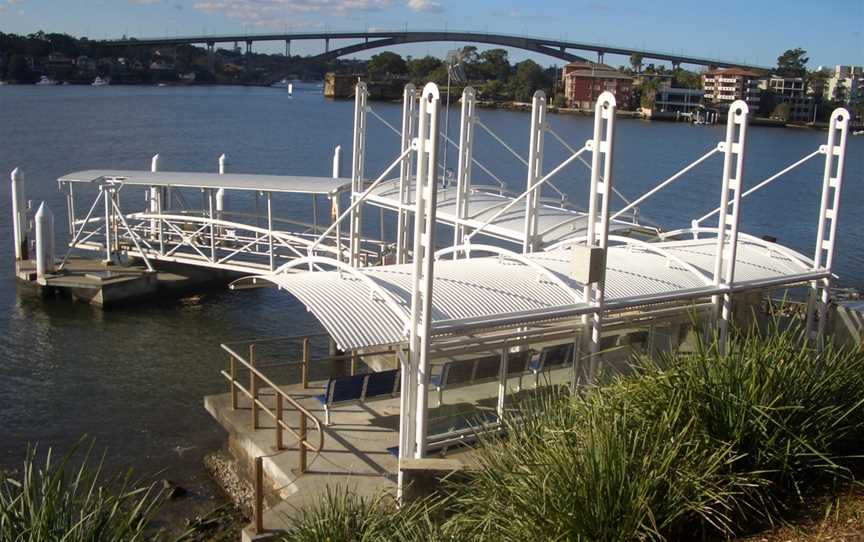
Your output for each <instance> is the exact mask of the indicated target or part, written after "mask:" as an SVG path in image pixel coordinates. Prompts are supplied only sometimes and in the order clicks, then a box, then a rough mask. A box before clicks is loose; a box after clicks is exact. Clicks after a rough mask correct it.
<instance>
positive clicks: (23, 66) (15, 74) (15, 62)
mask: <svg viewBox="0 0 864 542" xmlns="http://www.w3.org/2000/svg"><path fill="white" fill-rule="evenodd" d="M6 77H7V78H8V79H9V80H10V81H13V82H15V83H32V82H33V81H35V80H36V74H35V73H33V71H31V70H30V66H29V65H28V64H27V59H25V58H24V57H23V56H21V55H12V58H10V59H9V67H8V68H7V71H6Z"/></svg>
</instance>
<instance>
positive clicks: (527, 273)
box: [266, 239, 809, 348]
mask: <svg viewBox="0 0 864 542" xmlns="http://www.w3.org/2000/svg"><path fill="white" fill-rule="evenodd" d="M649 247H650V248H649ZM715 251H716V240H711V239H700V240H685V241H669V242H663V243H651V244H650V245H646V246H638V245H630V244H627V245H625V244H621V245H616V246H612V247H610V249H609V253H608V257H607V274H606V299H607V300H614V299H621V298H630V299H633V298H636V299H634V301H636V300H638V298H639V297H643V296H644V297H646V298H647V297H649V296H654V295H658V294H665V293H674V292H679V291H681V290H690V289H696V288H700V287H704V286H705V285H706V284H708V283H711V274H712V269H713V264H714V253H715ZM664 252H665V253H664ZM666 253H668V254H672V255H674V256H677V257H678V258H680V259H681V260H683V261H684V262H685V263H687V264H690V265H692V266H693V267H695V270H694V269H692V268H691V269H689V270H688V269H687V268H686V266H684V265H681V263H680V262H676V261H675V258H674V257H671V258H670V257H668V256H667V255H666ZM526 256H527V257H528V258H529V259H531V260H533V261H534V262H536V263H538V264H540V265H541V266H542V267H543V268H545V269H546V270H548V271H549V272H550V273H552V274H554V275H557V276H558V278H560V279H561V280H562V281H563V282H564V283H565V284H566V285H567V286H568V287H570V288H572V290H571V291H567V290H565V289H564V288H562V287H561V285H559V284H556V283H555V282H553V281H552V280H550V278H549V277H548V276H546V275H544V274H543V273H541V272H539V271H538V270H536V269H532V268H531V267H529V266H527V265H525V264H523V263H519V262H517V261H513V260H511V259H508V258H506V257H499V256H491V257H490V256H483V257H475V258H471V259H468V260H465V259H460V260H455V261H454V260H440V261H438V262H437V263H436V264H435V281H434V285H433V296H432V306H433V324H435V323H440V322H445V321H448V320H457V319H466V318H476V317H489V316H497V315H502V316H503V315H508V314H512V313H517V312H519V313H523V312H530V311H535V310H538V311H539V310H543V309H549V308H559V307H570V306H574V292H575V294H576V295H577V296H578V298H579V299H581V292H582V289H583V284H580V283H578V282H576V281H575V280H573V279H571V278H570V277H569V266H570V256H571V255H570V251H569V250H568V249H560V250H555V251H548V252H537V253H533V254H528V255H526ZM736 260H737V264H736V283H744V282H747V281H754V280H762V279H772V278H778V277H783V276H787V275H793V274H796V273H800V272H802V271H806V270H808V269H809V265H808V263H807V259H806V258H805V257H804V256H801V255H800V254H796V253H794V252H792V251H790V250H789V249H786V248H784V247H781V246H779V245H774V244H771V243H767V242H761V241H758V240H739V244H738V256H737V258H736ZM357 272H359V273H363V274H364V275H365V276H366V277H369V278H370V279H371V280H372V281H374V282H375V283H376V284H377V285H378V286H380V287H381V288H382V289H383V290H384V291H385V292H386V293H387V294H388V295H390V296H392V298H393V299H394V300H395V301H396V303H397V304H398V305H399V306H400V307H401V309H402V310H401V313H399V314H396V313H394V311H393V310H391V309H390V307H388V306H387V304H385V303H384V302H383V301H382V300H381V293H380V292H378V293H376V292H374V291H373V289H372V288H370V287H369V285H368V284H364V283H363V281H361V280H360V279H359V278H357V277H354V276H352V274H351V273H348V272H345V271H318V272H301V273H291V274H279V275H269V276H266V278H267V280H270V281H272V282H274V283H276V284H277V285H279V286H280V287H281V288H282V289H284V290H286V291H288V292H290V293H291V294H293V295H295V296H296V297H297V298H298V299H299V300H300V301H301V302H302V303H303V304H305V305H306V307H307V308H308V309H309V310H310V311H311V312H312V314H313V315H314V316H315V317H316V318H317V319H318V320H320V321H321V323H322V324H323V325H324V327H325V328H326V329H327V331H328V332H329V333H330V334H331V336H332V337H333V338H334V339H335V340H336V342H337V344H339V345H340V347H341V348H359V347H369V346H376V345H384V344H394V343H399V342H402V341H403V340H405V338H406V332H407V326H406V321H407V319H408V316H409V313H410V308H411V299H410V290H411V265H391V266H382V267H368V268H361V269H359V270H358V271H357Z"/></svg>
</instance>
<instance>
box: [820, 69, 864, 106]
mask: <svg viewBox="0 0 864 542" xmlns="http://www.w3.org/2000/svg"><path fill="white" fill-rule="evenodd" d="M819 69H820V70H821V69H822V68H821V67H820V68H819ZM862 96H864V66H835V67H834V71H833V73H832V74H831V76H830V77H829V78H828V80H827V81H826V82H825V88H824V89H823V97H824V98H825V99H826V100H831V101H840V102H843V103H845V104H847V105H848V104H850V103H852V102H855V101H857V100H859V99H861V98H862Z"/></svg>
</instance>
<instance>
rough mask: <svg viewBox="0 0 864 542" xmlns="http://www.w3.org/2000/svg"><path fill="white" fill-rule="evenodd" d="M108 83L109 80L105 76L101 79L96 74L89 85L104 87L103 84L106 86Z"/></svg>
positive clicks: (109, 82)
mask: <svg viewBox="0 0 864 542" xmlns="http://www.w3.org/2000/svg"><path fill="white" fill-rule="evenodd" d="M110 84H111V81H109V80H108V78H107V77H106V78H105V79H102V78H101V77H99V76H96V79H94V80H93V82H92V83H90V86H91V87H105V86H108V85H110Z"/></svg>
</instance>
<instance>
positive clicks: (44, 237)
mask: <svg viewBox="0 0 864 542" xmlns="http://www.w3.org/2000/svg"><path fill="white" fill-rule="evenodd" d="M35 222H36V278H37V279H38V280H41V279H44V278H45V274H46V273H51V272H53V271H54V214H53V213H52V212H51V209H49V208H48V206H47V205H45V202H42V203H41V204H40V205H39V210H38V211H36V217H35Z"/></svg>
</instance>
